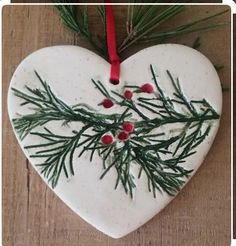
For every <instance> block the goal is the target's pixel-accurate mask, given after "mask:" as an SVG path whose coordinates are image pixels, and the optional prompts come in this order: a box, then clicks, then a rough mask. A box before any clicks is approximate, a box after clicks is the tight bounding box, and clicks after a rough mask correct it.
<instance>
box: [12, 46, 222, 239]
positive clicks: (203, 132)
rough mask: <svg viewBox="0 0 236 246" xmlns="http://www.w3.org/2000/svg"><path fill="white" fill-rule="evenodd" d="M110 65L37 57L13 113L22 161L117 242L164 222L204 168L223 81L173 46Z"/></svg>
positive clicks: (18, 80)
mask: <svg viewBox="0 0 236 246" xmlns="http://www.w3.org/2000/svg"><path fill="white" fill-rule="evenodd" d="M109 74H110V64H109V63H107V62H106V61H105V60H104V59H102V58H101V57H99V56H98V55H96V54H94V53H92V52H90V51H88V50H86V49H83V48H80V47H75V46H55V47H48V48H44V49H41V50H38V51H36V52H34V53H33V54H31V55H29V56H28V57H27V58H26V59H24V60H23V61H22V62H21V64H20V65H19V66H18V68H17V69H16V71H15V73H14V75H13V77H12V80H11V84H10V88H9V95H8V111H9V115H10V119H11V122H12V125H13V128H14V131H15V134H16V137H17V139H18V141H19V144H20V146H21V148H22V150H23V151H24V153H25V155H26V157H27V158H28V159H29V160H30V162H31V163H32V165H33V167H34V168H35V169H36V171H37V172H38V173H39V175H40V176H41V177H42V178H43V179H44V181H45V183H46V184H47V185H48V186H49V187H51V188H52V189H53V191H54V192H55V193H56V194H57V195H58V196H59V197H60V198H61V200H62V201H63V202H64V203H66V204H67V205H68V206H69V207H70V208H71V209H72V210H73V211H75V212H76V213H77V214H78V215H79V216H80V217H82V218H83V219H84V220H85V221H87V222H88V223H90V224H91V225H93V226H94V227H95V228H97V229H98V230H100V231H102V232H103V233H105V234H107V235H109V236H111V237H113V238H120V237H123V236H125V235H127V234H128V233H130V232H132V231H133V230H135V229H137V228H138V227H140V226H141V225H143V224H144V223H146V222H147V221H148V220H150V219H151V218H152V217H153V216H154V215H156V214H157V213H159V212H160V211H161V210H162V209H163V208H164V207H165V206H166V205H167V204H168V203H169V202H170V201H171V200H172V199H173V197H175V196H176V194H177V193H178V192H179V191H180V190H181V189H182V187H183V186H184V185H185V184H186V182H187V181H188V180H189V179H190V177H191V176H192V175H193V174H194V173H195V172H196V170H197V169H198V168H199V166H200V165H201V163H202V162H203V159H204V158H205V156H206V154H207V152H208V151H209V149H210V147H211V145H212V143H213V140H214V137H215V135H216V132H217V129H218V126H219V117H220V113H221V108H222V92H221V85H220V80H219V77H218V75H217V72H216V71H215V69H214V66H213V65H212V64H211V62H210V61H209V60H208V59H207V58H206V57H205V56H203V55H202V54H201V53H199V52H198V51H196V50H194V49H192V48H189V47H186V46H183V45H177V44H164V45H157V46H153V47H150V48H147V49H144V50H142V51H140V52H138V53H137V54H135V55H133V56H131V57H129V58H128V59H127V60H125V61H124V62H122V64H121V78H120V83H119V84H118V85H113V84H111V83H110V82H109Z"/></svg>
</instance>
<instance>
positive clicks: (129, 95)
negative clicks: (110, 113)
mask: <svg viewBox="0 0 236 246" xmlns="http://www.w3.org/2000/svg"><path fill="white" fill-rule="evenodd" d="M124 97H125V98H126V99H127V100H131V99H132V97H133V92H132V91H131V90H125V92H124Z"/></svg>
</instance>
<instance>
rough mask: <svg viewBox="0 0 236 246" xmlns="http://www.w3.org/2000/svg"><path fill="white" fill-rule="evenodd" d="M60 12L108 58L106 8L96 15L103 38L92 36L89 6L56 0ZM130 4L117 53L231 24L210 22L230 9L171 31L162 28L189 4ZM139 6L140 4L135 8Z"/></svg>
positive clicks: (170, 29) (101, 8)
mask: <svg viewBox="0 0 236 246" xmlns="http://www.w3.org/2000/svg"><path fill="white" fill-rule="evenodd" d="M53 2H54V3H56V4H57V5H56V7H57V9H58V10H59V13H60V16H61V18H62V20H63V22H64V23H65V25H66V26H67V27H68V28H69V29H71V30H72V31H73V32H76V33H78V34H80V35H82V36H83V37H85V39H87V40H88V41H89V42H90V44H91V45H92V46H93V48H94V49H95V50H96V51H97V52H98V53H99V55H100V56H102V57H104V58H106V59H107V60H108V56H107V44H106V23H105V8H104V6H103V5H99V6H97V7H96V8H97V12H98V15H99V16H100V20H101V26H102V27H103V33H102V35H100V34H99V35H97V36H95V35H93V33H92V32H91V30H90V26H89V19H90V18H89V12H88V8H87V6H81V5H77V6H75V5H69V4H70V1H60V0H55V1H53ZM177 2H181V1H170V2H169V3H170V4H171V3H173V4H175V3H177ZM130 3H131V5H128V6H127V18H126V22H124V25H125V26H126V36H125V38H124V40H123V41H122V42H121V44H120V45H119V47H118V52H119V53H120V54H122V52H123V51H125V50H126V49H127V48H129V47H131V46H133V45H135V44H138V43H150V44H160V43H163V42H165V41H167V40H169V39H171V38H175V37H178V36H180V35H186V34H189V33H194V32H201V31H209V30H213V29H215V28H220V27H222V26H225V25H227V24H229V23H228V22H219V21H216V23H211V22H210V21H211V20H213V19H216V18H217V17H219V16H221V15H223V14H225V13H226V12H228V10H224V11H220V12H218V13H214V14H211V15H207V16H205V17H203V18H199V19H197V20H193V21H189V22H188V23H182V24H177V25H174V27H171V28H167V29H166V28H165V29H164V30H163V29H161V30H160V27H161V26H162V25H163V24H165V23H167V22H169V21H171V19H172V18H174V17H176V16H179V15H180V14H181V13H183V12H185V11H188V10H189V7H188V6H186V5H158V4H156V3H159V1H155V0H154V1H150V3H154V4H155V5H140V1H130ZM135 3H137V5H135Z"/></svg>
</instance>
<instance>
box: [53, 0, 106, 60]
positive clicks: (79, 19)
mask: <svg viewBox="0 0 236 246" xmlns="http://www.w3.org/2000/svg"><path fill="white" fill-rule="evenodd" d="M53 2H54V3H56V5H55V6H56V8H57V9H58V11H59V14H60V17H61V19H62V20H63V23H64V24H65V25H66V26H67V27H68V28H69V29H71V30H72V31H74V32H75V33H78V34H81V35H82V36H83V37H84V38H85V39H87V40H88V41H89V43H90V44H91V45H92V46H93V47H94V49H95V50H96V51H97V52H98V53H99V54H100V55H101V56H102V57H104V58H105V59H107V50H106V34H105V33H104V36H103V40H101V39H100V44H98V43H97V41H95V39H94V38H93V35H92V33H91V31H90V27H89V15H88V7H87V6H85V7H84V8H83V7H82V6H79V5H78V6H75V5H63V3H69V2H68V1H60V0H56V1H53ZM97 9H98V13H99V14H100V16H101V19H102V22H103V26H104V17H105V15H104V9H103V8H102V7H98V8H97ZM101 41H102V44H101Z"/></svg>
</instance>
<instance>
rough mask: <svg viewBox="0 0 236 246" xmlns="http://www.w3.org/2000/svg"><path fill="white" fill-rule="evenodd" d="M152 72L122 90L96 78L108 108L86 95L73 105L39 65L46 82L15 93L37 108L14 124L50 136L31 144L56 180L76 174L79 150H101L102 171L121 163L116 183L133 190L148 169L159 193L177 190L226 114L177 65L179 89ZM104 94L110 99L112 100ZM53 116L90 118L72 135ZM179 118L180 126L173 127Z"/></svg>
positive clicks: (152, 185) (23, 130) (20, 132)
mask: <svg viewBox="0 0 236 246" xmlns="http://www.w3.org/2000/svg"><path fill="white" fill-rule="evenodd" d="M150 73H151V76H152V81H151V82H150V83H144V84H143V85H142V86H133V85H129V84H126V85H125V86H124V87H123V88H122V91H120V92H117V91H112V90H111V91H110V90H108V89H107V88H106V87H105V85H104V84H103V83H102V82H101V81H95V80H93V79H91V82H92V83H93V84H94V86H95V89H97V90H99V91H100V93H101V94H102V95H103V96H104V100H103V101H102V102H98V105H100V107H104V108H106V110H107V112H108V113H106V114H102V113H98V112H97V111H96V110H95V109H93V108H91V107H90V105H87V104H83V103H81V104H77V105H75V106H70V105H68V104H67V103H65V102H64V101H63V100H61V99H60V98H58V97H57V96H56V95H55V93H54V92H53V90H52V89H51V88H50V86H49V84H48V83H47V82H46V81H44V80H43V79H42V78H41V77H40V75H39V74H38V73H37V72H35V75H36V76H37V77H38V79H39V81H40V82H41V87H40V88H37V89H35V88H30V87H28V86H25V89H26V91H27V92H23V91H19V90H18V89H16V88H12V90H13V92H14V94H15V96H16V97H18V98H20V99H22V103H21V105H22V106H27V107H28V109H30V110H31V111H32V113H30V114H26V115H22V116H20V117H18V118H14V119H13V125H14V128H15V130H16V132H17V133H18V135H19V138H20V139H23V138H25V137H27V135H28V134H31V135H35V136H37V137H40V138H41V139H42V140H43V143H40V144H35V145H29V146H25V149H27V150H28V151H30V153H31V151H34V153H33V154H31V155H30V157H31V158H37V159H40V160H42V163H38V165H37V166H38V167H39V168H40V170H41V173H42V174H43V175H44V176H45V178H46V179H47V180H48V181H49V182H50V183H51V185H52V187H53V188H54V187H55V186H56V185H57V183H58V182H59V179H60V177H61V175H62V173H64V174H65V176H66V177H67V178H68V177H69V176H70V175H75V172H74V160H75V158H80V157H81V156H82V155H83V154H85V153H90V161H92V160H93V158H94V156H100V158H102V159H103V168H104V171H103V173H102V174H101V177H100V178H101V179H102V178H103V177H104V176H105V175H106V174H107V173H108V172H109V170H111V168H114V169H115V170H116V172H117V178H116V181H114V186H115V188H117V187H118V185H119V184H121V185H122V187H123V188H124V190H125V192H126V193H127V194H129V195H130V196H131V198H132V197H133V192H134V189H135V187H136V183H137V180H136V179H137V178H140V177H141V175H142V173H144V174H145V175H146V177H147V186H148V190H149V191H150V192H152V193H153V196H154V197H156V192H157V191H159V192H166V193H167V194H169V195H175V194H176V192H178V191H179V190H180V189H181V187H182V186H183V184H184V183H185V181H186V178H187V177H188V176H189V174H190V173H191V172H192V171H193V170H191V169H190V170H189V169H187V168H185V167H184V164H185V162H186V160H187V158H188V157H189V156H192V155H194V154H195V152H196V148H197V147H198V146H199V145H200V144H201V143H202V142H203V141H204V140H205V138H206V137H207V135H208V134H209V132H210V130H211V125H212V123H213V122H214V121H215V120H217V119H219V115H218V114H217V112H216V111H215V110H214V109H213V108H212V106H211V105H210V104H209V103H208V102H207V101H206V100H205V99H200V100H188V98H187V97H186V95H185V94H184V92H183V90H182V88H181V85H180V82H179V79H178V78H175V77H174V76H173V75H172V74H171V72H170V71H166V73H167V76H168V77H169V80H170V82H171V84H172V87H173V95H172V96H171V97H170V96H168V95H166V94H165V92H164V91H163V89H162V88H161V87H160V85H159V83H158V77H157V75H156V74H155V71H154V69H153V66H152V65H150ZM104 102H110V104H109V107H107V106H106V105H107V104H106V103H104ZM114 105H118V106H119V107H121V109H122V113H112V114H109V108H112V107H113V106H114ZM32 106H33V107H32ZM148 112H150V113H151V114H148ZM149 115H152V116H151V117H150V116H149ZM50 121H59V122H61V123H62V125H63V126H64V127H67V126H70V122H79V123H80V124H81V123H82V125H83V126H82V127H80V130H72V132H71V134H70V135H58V134H56V133H54V132H53V131H52V130H51V129H49V126H48V125H47V124H48V123H49V122H50ZM176 123H178V125H179V126H178V129H175V128H172V126H175V127H176ZM42 127H43V129H44V130H42ZM70 127H71V126H70ZM164 127H167V128H164ZM168 127H169V128H168ZM168 129H169V130H168ZM134 166H138V167H139V170H140V171H139V174H138V175H137V176H135V174H134V173H133V172H132V169H133V167H134Z"/></svg>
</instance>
